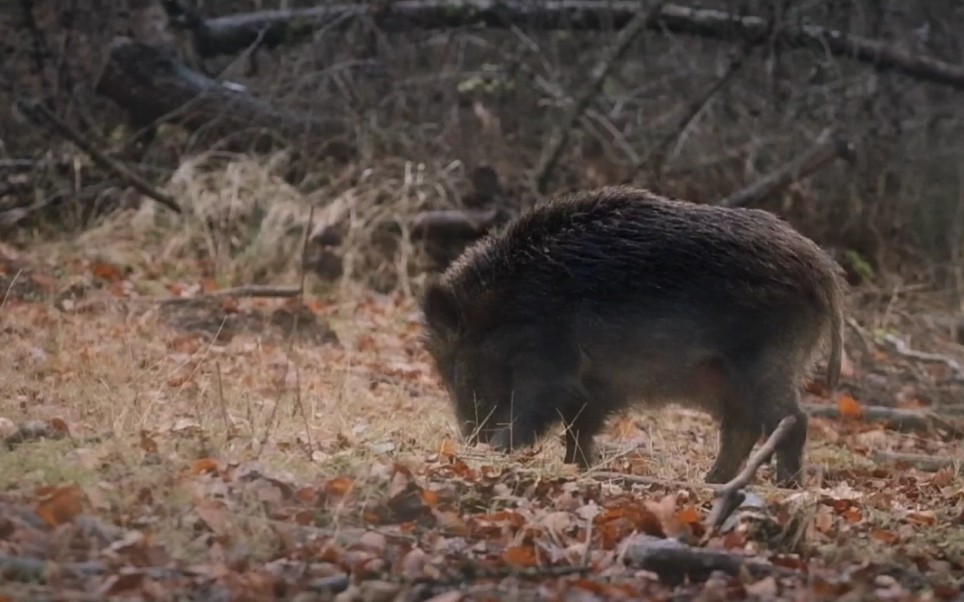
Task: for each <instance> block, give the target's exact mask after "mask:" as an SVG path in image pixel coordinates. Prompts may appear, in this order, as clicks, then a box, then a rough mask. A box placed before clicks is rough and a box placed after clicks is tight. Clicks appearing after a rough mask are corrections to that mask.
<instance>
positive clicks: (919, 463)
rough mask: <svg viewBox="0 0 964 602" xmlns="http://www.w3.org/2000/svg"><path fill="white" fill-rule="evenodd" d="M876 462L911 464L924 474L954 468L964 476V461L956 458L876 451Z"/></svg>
mask: <svg viewBox="0 0 964 602" xmlns="http://www.w3.org/2000/svg"><path fill="white" fill-rule="evenodd" d="M874 461H875V462H879V463H881V464H886V463H890V462H894V463H897V464H909V465H910V466H913V467H914V468H916V469H918V470H922V471H924V472H937V471H939V470H941V469H944V468H954V469H955V470H956V471H957V472H958V473H959V474H964V460H961V459H955V458H938V457H935V456H930V455H927V454H908V453H898V452H889V451H875V452H874Z"/></svg>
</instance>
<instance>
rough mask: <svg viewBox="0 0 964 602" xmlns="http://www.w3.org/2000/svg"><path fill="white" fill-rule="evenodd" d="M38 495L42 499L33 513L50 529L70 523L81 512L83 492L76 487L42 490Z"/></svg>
mask: <svg viewBox="0 0 964 602" xmlns="http://www.w3.org/2000/svg"><path fill="white" fill-rule="evenodd" d="M38 493H40V495H41V497H42V499H41V500H40V501H39V502H38V503H37V506H36V507H35V508H34V511H35V512H36V513H37V516H39V517H40V519H41V520H42V521H44V522H45V523H46V524H47V525H48V526H50V527H56V526H58V525H62V524H64V523H67V522H70V521H72V520H73V519H74V517H75V516H77V515H78V514H80V513H81V511H82V510H83V505H84V492H83V490H81V488H80V487H78V486H76V485H70V486H67V487H56V488H44V489H43V490H41V491H40V492H38Z"/></svg>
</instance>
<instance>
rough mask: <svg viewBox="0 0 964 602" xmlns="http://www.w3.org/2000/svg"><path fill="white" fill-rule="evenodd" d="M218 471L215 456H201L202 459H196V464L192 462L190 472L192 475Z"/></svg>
mask: <svg viewBox="0 0 964 602" xmlns="http://www.w3.org/2000/svg"><path fill="white" fill-rule="evenodd" d="M217 472H218V461H217V460H215V459H214V458H201V459H200V460H195V461H194V464H191V469H190V473H191V474H192V475H201V474H206V473H215V474H216V473H217Z"/></svg>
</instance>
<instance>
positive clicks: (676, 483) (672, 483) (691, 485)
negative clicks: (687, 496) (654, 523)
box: [586, 471, 721, 491]
mask: <svg viewBox="0 0 964 602" xmlns="http://www.w3.org/2000/svg"><path fill="white" fill-rule="evenodd" d="M586 476H587V477H588V478H591V479H593V480H594V481H621V482H623V483H632V484H635V485H663V486H665V487H678V488H681V489H709V490H711V491H716V490H717V489H719V488H720V487H721V486H720V485H717V484H715V483H703V482H701V481H681V480H678V479H661V478H659V477H647V476H641V475H632V474H623V473H621V472H610V471H590V472H589V473H587V474H586Z"/></svg>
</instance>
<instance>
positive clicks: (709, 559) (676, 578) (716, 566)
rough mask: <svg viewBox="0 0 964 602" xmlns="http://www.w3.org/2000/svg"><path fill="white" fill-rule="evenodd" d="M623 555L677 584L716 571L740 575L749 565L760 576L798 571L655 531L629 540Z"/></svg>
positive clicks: (751, 571) (704, 576)
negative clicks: (695, 546) (693, 544)
mask: <svg viewBox="0 0 964 602" xmlns="http://www.w3.org/2000/svg"><path fill="white" fill-rule="evenodd" d="M622 556H623V562H624V563H625V564H627V565H629V566H631V567H632V568H637V569H643V570H646V571H652V572H653V573H656V574H657V575H659V577H660V579H661V580H663V581H665V582H667V583H669V584H673V585H677V584H679V583H682V582H684V581H686V580H687V579H689V580H693V581H702V580H705V579H706V578H707V577H709V576H710V575H711V574H712V573H714V572H715V571H721V572H723V573H726V574H727V575H738V574H739V573H740V572H741V571H743V570H744V569H745V570H747V571H749V572H750V573H751V574H753V575H755V576H757V577H763V576H767V575H772V574H774V573H777V574H780V575H796V574H798V573H797V571H793V570H791V569H787V568H784V567H779V566H774V565H772V564H768V563H764V562H760V561H758V560H754V559H753V558H748V557H746V556H742V555H739V554H735V553H733V552H727V551H724V550H707V549H704V548H693V547H690V546H688V545H686V544H685V543H683V542H681V541H679V540H676V539H664V538H662V537H654V536H652V535H638V536H636V537H633V538H632V539H630V540H628V541H627V542H626V544H625V548H624V552H623V554H622Z"/></svg>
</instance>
